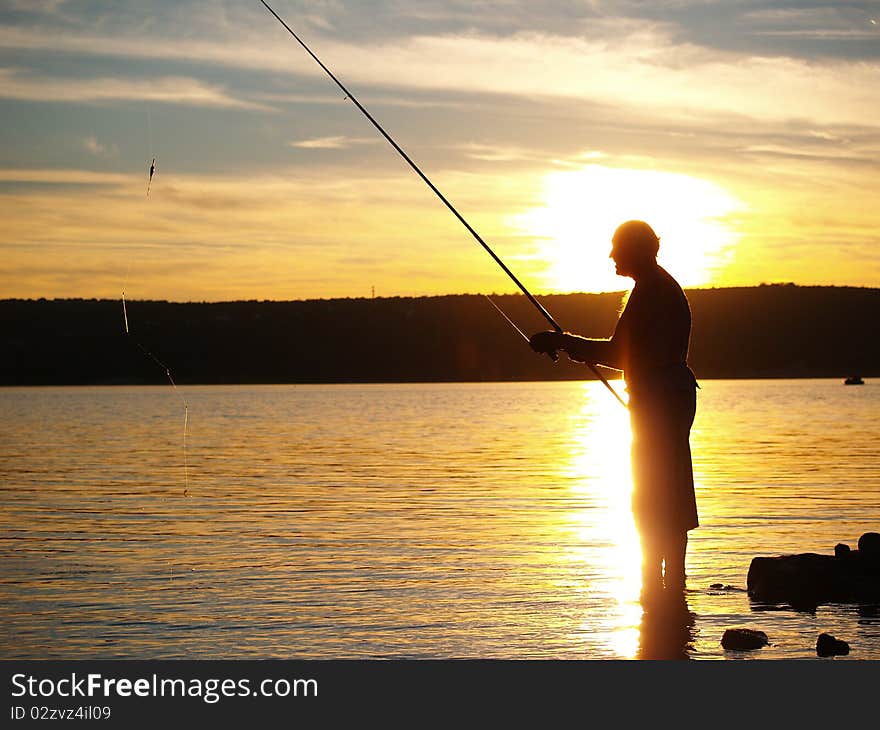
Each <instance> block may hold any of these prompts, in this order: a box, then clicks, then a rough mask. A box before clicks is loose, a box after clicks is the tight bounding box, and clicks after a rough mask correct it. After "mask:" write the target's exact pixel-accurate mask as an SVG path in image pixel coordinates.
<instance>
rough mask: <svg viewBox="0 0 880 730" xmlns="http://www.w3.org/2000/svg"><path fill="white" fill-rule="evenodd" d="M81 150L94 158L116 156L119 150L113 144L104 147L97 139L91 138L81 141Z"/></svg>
mask: <svg viewBox="0 0 880 730" xmlns="http://www.w3.org/2000/svg"><path fill="white" fill-rule="evenodd" d="M82 146H83V148H84V149H85V150H86V151H87V152H90V153H91V154H93V155H95V157H108V156H113V155H116V154H117V153H118V152H119V148H118V147H117V146H116V145H115V144H111V145H105V144H101V143H100V142H99V141H98V138H97V137H95V136H94V135H93V136H90V137H86V138H85V139H84V140H83V141H82Z"/></svg>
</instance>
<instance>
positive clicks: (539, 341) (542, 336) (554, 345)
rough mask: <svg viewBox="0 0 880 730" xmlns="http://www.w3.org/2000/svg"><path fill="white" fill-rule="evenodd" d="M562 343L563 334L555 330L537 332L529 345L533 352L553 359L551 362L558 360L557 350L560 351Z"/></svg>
mask: <svg viewBox="0 0 880 730" xmlns="http://www.w3.org/2000/svg"><path fill="white" fill-rule="evenodd" d="M563 343H564V339H563V334H562V333H561V332H556V331H555V330H547V331H546V332H538V333H537V334H534V335H532V337H531V339H530V340H529V344H530V345H531V346H532V349H533V350H534V351H535V352H538V353H541V354H542V355H544V354H546V355H549V356H550V357H552V358H553V362H556V361H557V360H559V355H558V354H557V352H556V351H557V350H561V349H562V346H563Z"/></svg>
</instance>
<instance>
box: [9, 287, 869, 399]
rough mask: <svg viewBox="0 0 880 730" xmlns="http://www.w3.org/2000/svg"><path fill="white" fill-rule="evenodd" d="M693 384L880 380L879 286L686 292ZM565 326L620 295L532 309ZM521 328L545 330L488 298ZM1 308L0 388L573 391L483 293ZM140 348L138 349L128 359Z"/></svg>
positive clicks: (42, 303)
mask: <svg viewBox="0 0 880 730" xmlns="http://www.w3.org/2000/svg"><path fill="white" fill-rule="evenodd" d="M687 294H688V298H689V300H690V302H691V309H692V311H693V321H694V326H693V333H692V338H691V357H690V361H691V365H692V367H693V368H694V371H695V372H696V373H697V376H698V378H766V377H840V378H842V377H845V376H847V375H850V374H853V373H858V374H860V375H862V376H866V377H867V376H877V375H880V341H878V338H877V337H876V333H877V322H878V318H880V289H867V288H853V287H800V286H794V285H770V286H759V287H744V288H727V289H696V290H689V291H688V292H687ZM540 299H541V301H542V303H543V304H544V305H545V306H546V307H547V309H548V310H549V311H550V312H552V313H553V315H554V317H555V318H556V320H557V321H558V322H560V324H562V326H563V327H565V328H566V329H568V330H570V331H573V332H577V333H579V334H583V335H586V336H589V337H607V336H609V335H610V334H611V332H612V330H613V327H614V323H615V321H616V319H617V312H618V311H619V309H620V306H621V294H620V293H616V294H567V295H547V296H543V297H540ZM495 301H496V302H497V303H498V305H499V306H500V307H501V308H502V309H503V310H504V311H505V312H507V314H508V316H510V317H511V319H513V321H515V322H517V323H518V324H519V326H520V327H521V328H522V329H523V330H524V331H525V332H526V333H532V332H535V331H537V330H539V329H547V325H546V322H544V320H543V319H542V318H541V317H540V315H538V314H537V312H536V311H535V310H534V309H533V308H532V307H531V305H530V304H529V303H528V301H526V299H525V297H523V296H520V295H501V296H497V297H495ZM127 305H128V320H129V323H130V328H131V334H130V335H126V333H125V328H124V323H123V310H122V303H121V302H120V301H113V300H85V299H63V300H45V299H39V300H12V299H8V300H2V301H0V323H2V335H0V343H2V351H3V357H2V359H0V384H2V385H38V384H123V383H131V384H136V383H144V384H146V383H155V384H161V383H166V382H167V379H166V376H165V373H164V371H163V369H162V368H161V367H160V366H159V365H158V363H157V362H156V361H154V360H153V359H151V358H150V357H148V356H147V355H146V354H145V352H144V350H146V351H147V352H149V353H151V354H152V355H153V356H154V357H155V358H156V360H158V361H159V362H162V363H166V364H167V365H168V366H169V367H170V369H171V371H172V372H173V375H174V378H175V380H176V381H177V382H178V383H187V384H195V383H306V382H317V383H322V382H395V381H480V380H483V381H492V380H551V379H584V378H589V377H590V372H589V370H587V369H586V368H585V367H583V366H580V365H576V364H574V363H570V362H568V361H567V360H566V358H564V357H563V358H562V359H561V360H560V362H559V364H558V365H554V364H553V363H552V362H550V360H549V359H548V358H545V357H539V356H537V355H535V354H534V353H533V352H532V351H531V350H530V349H529V348H528V346H527V345H526V343H525V342H523V340H522V339H521V338H520V337H519V336H518V335H517V334H516V333H515V332H514V331H513V329H512V328H511V327H510V325H509V324H508V323H507V322H505V321H504V319H503V318H502V317H501V316H500V315H499V314H498V313H497V312H496V311H495V310H494V309H493V308H492V307H491V306H490V305H489V303H488V302H487V301H486V299H485V297H483V296H481V295H448V296H436V297H416V298H407V297H390V298H378V299H326V300H307V301H290V302H272V301H238V302H220V303H173V302H163V301H134V302H128V303H127ZM141 348H143V350H142V349H141Z"/></svg>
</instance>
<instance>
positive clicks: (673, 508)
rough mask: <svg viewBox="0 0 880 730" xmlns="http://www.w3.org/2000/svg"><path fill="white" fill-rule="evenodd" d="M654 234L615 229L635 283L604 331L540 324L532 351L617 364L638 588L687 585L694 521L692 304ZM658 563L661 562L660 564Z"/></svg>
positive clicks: (635, 224)
mask: <svg viewBox="0 0 880 730" xmlns="http://www.w3.org/2000/svg"><path fill="white" fill-rule="evenodd" d="M659 246H660V239H659V238H658V237H657V235H656V234H655V233H654V231H653V229H652V228H651V226H649V225H648V224H647V223H645V222H644V221H627V222H626V223H624V224H622V225H621V226H620V227H618V229H617V230H616V231H615V233H614V236H613V238H612V249H611V255H610V257H611V258H612V259H614V263H615V266H616V268H617V273H618V274H619V275H620V276H628V277H631V278H632V279H633V280H634V281H635V286H634V287H633V290H632V292H631V294H630V296H629V299H628V301H627V304H626V307H625V309H624V311H623V313H622V314H621V315H620V319H619V320H618V322H617V326H616V328H615V330H614V335H613V336H612V337H611V339H609V340H595V339H587V338H585V337H579V336H577V335H573V334H569V333H567V332H566V333H561V332H552V331H551V332H539V333H538V334H536V335H534V336H533V337H532V338H531V340H530V344H531V345H532V348H533V349H534V350H535V351H536V352H541V353H550V354H554V355H555V352H556V351H557V350H564V351H565V352H566V353H567V354H568V356H569V358H571V359H572V360H576V361H578V362H589V363H594V364H596V363H598V364H601V365H606V366H608V367H611V368H615V369H618V370H622V371H623V373H624V378H625V379H626V387H627V391H628V393H629V410H630V420H631V426H632V439H633V440H632V469H633V498H632V507H633V516H634V517H635V522H636V526H637V528H638V530H639V534H640V537H641V543H642V593H643V596H645V597H649V598H650V597H652V596H655V595H658V591H661V590H662V588H663V587H664V585H665V588H666V589H667V590H669V591H675V592H678V593H681V592H683V591H684V586H685V554H686V552H687V539H688V535H687V534H688V530H692V529H693V528H695V527H697V526H698V524H699V522H698V519H697V504H696V499H695V497H694V478H693V469H692V465H691V451H690V443H689V437H690V429H691V424H692V423H693V421H694V413H695V411H696V388H697V387H698V386H697V383H696V380H695V378H694V374H693V373H692V372H691V370H690V368H689V367H688V365H687V352H688V343H689V340H690V331H691V313H690V307H689V306H688V301H687V298H686V297H685V294H684V292H683V291H682V289H681V287H680V286H679V285H678V283H677V282H676V281H675V279H673V278H672V276H670V275H669V274H668V273H667V272H666V271H665V270H664V269H663V268H662V267H661V266H659V265H658V263H657V251H658V249H659ZM664 568H665V571H664Z"/></svg>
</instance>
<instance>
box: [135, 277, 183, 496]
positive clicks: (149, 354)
mask: <svg viewBox="0 0 880 730" xmlns="http://www.w3.org/2000/svg"><path fill="white" fill-rule="evenodd" d="M122 318H123V321H124V322H125V334H126V336H127V337H128V338H129V339H130V340H131V341H132V342H133V343H134V344H135V345H137V347H138V349H139V350H140V351H141V352H142V353H144V355H146V356H147V357H148V358H149V359H150V360H152V361H153V362H154V363H156V365H158V366H159V367H160V368H162V371H163V372H164V373H165V377H167V378H168V382H169V383H171V387H172V388H173V389H174V392H175V394H177V397H178V398H180V402H181V403H182V404H183V492H184V495H186V494H187V492H188V491H189V465H188V462H187V453H186V436H187V425H188V423H189V404H188V403H187V402H186V398H184V397H183V393H181V392H180V389H179V388H178V387H177V383H175V382H174V376H173V375H172V374H171V368H169V367H168V366H167V365H166V364H165V363H164V362H162V361H161V360H160V359H159V358H158V357H156V356H155V355H154V354H153V353H152V352H150V351H149V350H148V349H147V348H146V347H144V346H143V345H142V344H141V343H140V342H139V341H138V340H136V339H135V338H134V337H132V335H131V330H130V329H129V325H128V308H127V307H126V303H125V292H124V291H123V292H122Z"/></svg>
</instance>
